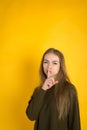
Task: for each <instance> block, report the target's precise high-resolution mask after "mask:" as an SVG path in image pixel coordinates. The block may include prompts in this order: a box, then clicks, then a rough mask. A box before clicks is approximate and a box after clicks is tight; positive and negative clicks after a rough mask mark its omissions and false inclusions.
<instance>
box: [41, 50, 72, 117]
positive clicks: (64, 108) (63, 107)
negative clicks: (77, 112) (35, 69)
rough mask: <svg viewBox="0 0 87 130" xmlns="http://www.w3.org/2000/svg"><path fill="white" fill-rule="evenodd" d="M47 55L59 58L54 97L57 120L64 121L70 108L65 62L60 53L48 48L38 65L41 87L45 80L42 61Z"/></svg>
mask: <svg viewBox="0 0 87 130" xmlns="http://www.w3.org/2000/svg"><path fill="white" fill-rule="evenodd" d="M48 53H53V54H55V55H57V56H58V57H59V62H60V70H59V73H58V75H57V80H58V81H59V82H58V84H56V85H55V97H56V104H57V110H58V113H59V114H58V117H59V119H64V118H65V117H66V116H67V115H68V113H69V108H70V98H69V89H68V88H69V84H70V79H69V77H68V75H67V72H66V67H65V60H64V56H63V54H62V52H60V51H59V50H57V49H54V48H49V49H48V50H47V51H46V52H45V53H44V54H43V57H42V61H41V65H40V78H41V85H42V84H43V83H44V81H45V79H46V78H47V77H46V75H45V73H44V70H43V60H44V56H45V55H46V54H48Z"/></svg>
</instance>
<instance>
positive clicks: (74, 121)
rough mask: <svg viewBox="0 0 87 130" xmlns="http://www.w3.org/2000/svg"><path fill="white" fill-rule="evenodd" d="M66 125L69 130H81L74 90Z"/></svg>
mask: <svg viewBox="0 0 87 130" xmlns="http://www.w3.org/2000/svg"><path fill="white" fill-rule="evenodd" d="M68 123H69V124H68V126H69V130H81V125H80V112H79V103H78V97H77V93H76V90H74V94H73V100H72V103H71V107H70V112H69V119H68Z"/></svg>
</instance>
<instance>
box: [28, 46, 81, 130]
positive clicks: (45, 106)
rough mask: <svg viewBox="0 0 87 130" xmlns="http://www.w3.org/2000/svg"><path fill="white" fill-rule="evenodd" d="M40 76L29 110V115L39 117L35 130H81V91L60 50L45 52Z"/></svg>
mask: <svg viewBox="0 0 87 130" xmlns="http://www.w3.org/2000/svg"><path fill="white" fill-rule="evenodd" d="M40 77H41V83H40V85H39V87H37V88H36V89H35V91H34V93H33V95H32V97H31V100H30V101H29V104H28V106H27V109H26V114H27V116H28V118H29V119H30V120H35V126H34V130H81V128H80V114H79V105H78V97H77V92H76V89H75V87H74V85H73V84H72V83H71V82H70V80H69V77H68V75H67V72H66V68H65V61H64V56H63V54H62V53H61V52H60V51H59V50H57V49H54V48H50V49H48V50H47V51H46V52H45V53H44V55H43V57H42V61H41V66H40Z"/></svg>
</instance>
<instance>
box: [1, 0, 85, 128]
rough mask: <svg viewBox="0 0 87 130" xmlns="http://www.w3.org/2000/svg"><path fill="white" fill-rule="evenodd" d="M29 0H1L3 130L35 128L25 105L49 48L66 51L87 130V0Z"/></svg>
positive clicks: (68, 67)
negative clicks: (43, 55) (27, 114)
mask: <svg viewBox="0 0 87 130" xmlns="http://www.w3.org/2000/svg"><path fill="white" fill-rule="evenodd" d="M31 1H32V0H31ZM31 1H29V0H0V130H33V123H34V122H31V121H29V120H28V118H27V116H26V114H25V110H26V107H27V104H28V100H29V99H30V96H31V95H32V92H33V90H34V88H35V87H36V86H37V85H38V83H39V74H38V71H39V65H40V61H41V57H42V54H43V53H44V51H45V50H46V49H48V48H49V47H54V48H57V49H59V50H61V51H62V52H63V54H64V56H65V60H66V66H67V71H68V74H69V76H70V78H71V81H72V82H73V83H74V84H75V86H76V88H77V91H78V96H79V104H80V114H81V125H82V130H87V56H86V55H87V2H86V0H82V1H77V0H74V1H67V0H65V1H64V0H63V1H61V2H58V0H57V1H56V0H42V1H38V0H36V1H35V0H33V1H32V2H31Z"/></svg>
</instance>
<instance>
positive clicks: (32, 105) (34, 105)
mask: <svg viewBox="0 0 87 130" xmlns="http://www.w3.org/2000/svg"><path fill="white" fill-rule="evenodd" d="M45 92H46V91H44V90H43V89H41V88H40V89H39V90H38V91H36V92H34V94H33V95H32V96H31V99H30V101H29V103H28V106H27V109H26V114H27V116H28V118H29V119H30V120H32V121H33V120H36V119H37V118H38V115H39V112H40V109H41V107H42V105H43V99H44V95H45Z"/></svg>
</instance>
